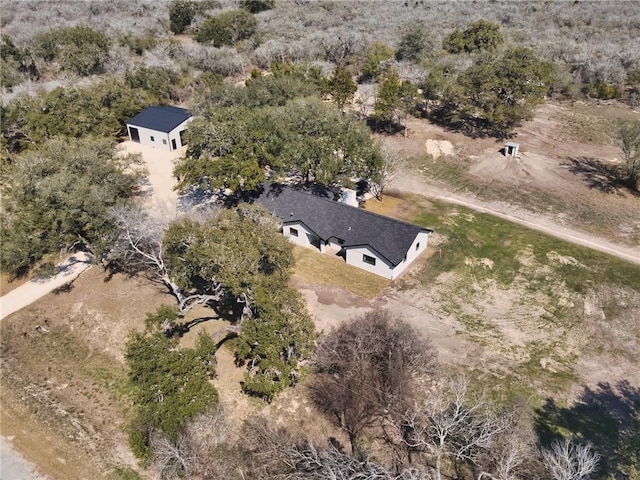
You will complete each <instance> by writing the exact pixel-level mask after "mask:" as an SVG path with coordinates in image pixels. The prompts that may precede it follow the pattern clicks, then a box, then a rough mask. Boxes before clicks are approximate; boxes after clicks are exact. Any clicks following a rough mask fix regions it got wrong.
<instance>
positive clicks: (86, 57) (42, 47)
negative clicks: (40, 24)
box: [33, 26, 110, 76]
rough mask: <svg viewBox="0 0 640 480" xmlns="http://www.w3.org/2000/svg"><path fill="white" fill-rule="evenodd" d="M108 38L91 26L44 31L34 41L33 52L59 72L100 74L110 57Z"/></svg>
mask: <svg viewBox="0 0 640 480" xmlns="http://www.w3.org/2000/svg"><path fill="white" fill-rule="evenodd" d="M109 46H110V41H109V37H107V35H106V34H104V33H102V32H99V31H96V30H93V29H92V28H90V27H85V26H77V27H69V28H59V29H55V30H47V31H45V32H42V33H39V34H38V35H37V36H36V37H35V39H34V41H33V52H34V54H35V55H36V56H38V57H41V58H42V59H44V60H45V61H46V62H55V63H57V64H58V65H59V68H60V69H62V70H69V71H71V72H74V73H77V74H79V75H84V76H86V75H94V74H96V73H102V72H103V70H104V65H105V63H106V62H107V59H108V58H109Z"/></svg>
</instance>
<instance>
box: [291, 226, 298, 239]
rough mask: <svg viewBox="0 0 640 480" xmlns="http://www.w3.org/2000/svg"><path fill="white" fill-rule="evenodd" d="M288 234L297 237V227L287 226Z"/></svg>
mask: <svg viewBox="0 0 640 480" xmlns="http://www.w3.org/2000/svg"><path fill="white" fill-rule="evenodd" d="M289 234H290V235H291V236H292V237H297V236H298V229H297V228H289Z"/></svg>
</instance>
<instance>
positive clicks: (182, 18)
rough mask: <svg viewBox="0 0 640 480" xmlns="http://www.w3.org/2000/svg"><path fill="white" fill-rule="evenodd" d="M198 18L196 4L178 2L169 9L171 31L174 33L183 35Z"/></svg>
mask: <svg viewBox="0 0 640 480" xmlns="http://www.w3.org/2000/svg"><path fill="white" fill-rule="evenodd" d="M195 16H196V2H190V1H188V0H176V1H175V2H173V3H172V4H171V6H170V7H169V22H170V24H169V29H170V30H171V31H172V32H173V33H176V34H178V33H182V32H184V30H185V28H187V27H188V26H189V25H191V22H192V21H193V18H194V17H195Z"/></svg>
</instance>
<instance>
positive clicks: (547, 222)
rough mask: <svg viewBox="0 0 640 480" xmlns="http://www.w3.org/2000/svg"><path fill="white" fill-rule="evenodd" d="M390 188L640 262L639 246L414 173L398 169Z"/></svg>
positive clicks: (630, 260)
mask: <svg viewBox="0 0 640 480" xmlns="http://www.w3.org/2000/svg"><path fill="white" fill-rule="evenodd" d="M389 188H390V189H394V190H396V191H399V192H406V193H417V194H419V195H424V196H426V197H430V198H434V199H436V200H443V201H445V202H449V203H454V204H456V205H462V206H464V207H467V208H471V209H473V210H476V211H478V212H483V213H489V214H491V215H495V216H496V217H500V218H503V219H505V220H508V221H510V222H513V223H517V224H519V225H524V226H526V227H528V228H531V229H533V230H538V231H540V232H544V233H546V234H549V235H552V236H554V237H557V238H561V239H562V240H566V241H568V242H571V243H575V244H576V245H581V246H584V247H588V248H591V249H593V250H598V251H600V252H604V253H608V254H609V255H613V256H615V257H618V258H621V259H623V260H626V261H628V262H632V263H636V264H640V246H636V247H627V246H624V245H620V244H617V243H613V242H610V241H608V240H605V239H603V238H600V237H596V236H594V235H589V234H587V233H584V232H579V231H576V230H573V229H571V228H566V227H563V226H561V225H558V224H557V223H555V222H554V221H552V220H551V219H549V218H548V217H545V216H543V215H539V214H535V213H531V212H527V211H525V210H522V209H519V208H517V207H514V206H513V205H510V204H508V203H505V202H497V201H495V202H487V201H483V200H479V199H477V198H473V197H471V196H469V195H465V194H462V193H458V192H450V191H446V190H444V189H441V188H438V187H435V186H433V185H430V184H427V183H425V182H424V181H423V180H421V179H420V178H419V177H417V176H416V175H415V174H414V173H410V172H399V174H398V175H397V176H396V177H395V178H394V179H393V181H392V182H391V185H390V186H389Z"/></svg>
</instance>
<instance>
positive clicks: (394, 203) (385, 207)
mask: <svg viewBox="0 0 640 480" xmlns="http://www.w3.org/2000/svg"><path fill="white" fill-rule="evenodd" d="M403 203H404V201H403V200H401V199H400V198H397V197H392V196H389V195H384V196H383V197H382V200H377V199H376V198H372V199H370V200H367V202H366V203H365V204H364V207H363V208H364V209H365V210H368V211H370V212H373V213H377V214H379V215H387V216H392V214H393V212H395V211H396V209H397V208H398V207H399V206H401V205H402V204H403Z"/></svg>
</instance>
